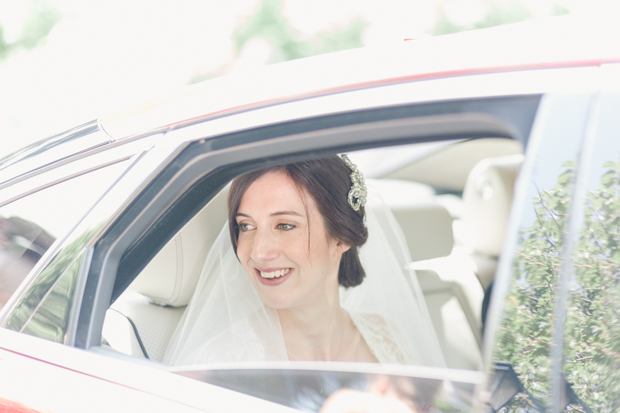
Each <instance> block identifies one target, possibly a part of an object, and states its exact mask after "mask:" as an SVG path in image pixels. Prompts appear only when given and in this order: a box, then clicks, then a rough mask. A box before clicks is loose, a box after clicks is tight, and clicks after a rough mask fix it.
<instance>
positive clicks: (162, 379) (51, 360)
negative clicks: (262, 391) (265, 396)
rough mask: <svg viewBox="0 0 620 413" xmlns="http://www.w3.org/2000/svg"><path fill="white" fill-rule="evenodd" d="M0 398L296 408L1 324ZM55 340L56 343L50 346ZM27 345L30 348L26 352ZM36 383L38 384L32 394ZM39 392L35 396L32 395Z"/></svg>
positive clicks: (68, 405)
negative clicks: (10, 328) (2, 327)
mask: <svg viewBox="0 0 620 413" xmlns="http://www.w3.org/2000/svg"><path fill="white" fill-rule="evenodd" d="M0 337H1V341H2V343H3V344H2V347H3V349H0V366H1V371H2V374H0V381H2V386H0V398H2V397H4V398H6V399H9V400H15V401H18V402H21V403H22V404H24V405H26V406H28V407H30V408H35V409H38V410H42V411H58V412H73V411H76V412H77V411H84V409H85V408H88V411H92V412H109V411H161V412H170V411H175V412H176V411H179V412H185V411H187V412H193V411H209V412H228V411H231V410H232V411H248V410H251V411H259V412H260V411H263V412H282V413H285V412H292V411H296V410H292V409H289V408H286V407H284V406H280V405H277V404H274V403H270V402H267V401H264V400H261V399H257V398H254V397H251V396H246V395H243V394H240V393H237V392H232V391H231V390H226V389H223V388H221V387H217V386H213V385H210V384H206V383H200V382H197V381H195V380H191V379H188V378H185V377H183V376H180V375H176V374H170V373H169V372H167V371H166V370H164V369H161V368H157V366H155V365H154V364H153V363H145V364H144V365H140V364H137V365H134V364H133V363H132V364H131V367H132V368H131V369H128V368H127V362H126V361H125V360H123V359H122V358H121V359H116V358H115V357H117V356H116V355H114V354H112V355H110V354H108V355H105V352H103V355H101V354H94V353H93V352H87V351H81V350H76V349H73V348H70V347H67V346H63V345H60V344H57V345H54V344H52V343H49V342H42V341H40V340H38V339H36V338H34V337H30V336H28V335H24V334H19V333H15V332H11V331H9V330H5V329H2V330H0ZM50 344H52V345H51V346H50ZM23 349H28V352H27V354H24V352H23V351H22V350H23ZM32 389H38V391H37V394H33V391H32ZM33 396H34V397H33Z"/></svg>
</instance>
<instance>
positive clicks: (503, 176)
mask: <svg viewBox="0 0 620 413" xmlns="http://www.w3.org/2000/svg"><path fill="white" fill-rule="evenodd" d="M523 159H524V156H523V155H509V156H500V157H496V158H487V159H484V160H483V161H481V162H479V163H478V164H477V165H476V166H475V167H474V169H472V171H471V173H470V174H469V176H468V178H467V183H466V184H465V190H464V191H463V203H464V205H463V215H462V222H463V228H464V230H465V236H464V240H465V242H466V243H467V246H468V247H470V248H471V250H472V251H473V254H472V258H473V259H474V261H475V262H476V266H477V267H478V269H477V271H476V273H477V275H478V277H479V279H480V282H481V284H482V285H483V286H484V287H486V286H487V285H488V284H489V283H490V282H491V280H492V279H493V277H494V276H495V270H496V268H497V259H498V257H499V255H500V254H501V252H502V247H503V244H504V237H505V235H506V226H507V225H508V217H509V216H510V207H511V205H512V198H513V192H514V184H515V180H516V177H517V174H518V172H519V168H520V166H521V164H522V163H523Z"/></svg>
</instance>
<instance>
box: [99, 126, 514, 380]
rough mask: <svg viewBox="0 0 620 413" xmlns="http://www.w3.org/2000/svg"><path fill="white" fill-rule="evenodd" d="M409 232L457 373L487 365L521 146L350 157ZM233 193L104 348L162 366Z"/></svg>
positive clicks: (135, 295) (128, 301) (170, 250)
mask: <svg viewBox="0 0 620 413" xmlns="http://www.w3.org/2000/svg"><path fill="white" fill-rule="evenodd" d="M349 156H350V158H351V160H352V161H353V162H354V163H356V164H357V165H358V167H359V169H360V170H361V171H362V172H363V173H364V175H365V177H366V183H367V185H368V186H369V187H374V188H375V189H376V190H377V191H378V192H379V193H380V194H381V196H382V198H383V200H384V201H385V202H386V204H387V205H388V206H389V207H390V209H391V210H392V212H393V213H394V216H395V217H396V219H397V221H398V223H399V224H400V226H401V228H402V230H403V233H404V235H405V238H406V241H407V243H408V247H409V250H410V254H411V258H412V263H411V266H412V268H413V269H414V270H415V273H416V275H417V277H418V280H419V283H420V286H421V288H422V290H423V293H424V298H425V300H426V305H427V307H428V310H429V313H430V315H431V319H432V321H433V324H434V327H435V330H436V333H437V336H438V338H439V340H440V343H441V346H442V350H443V353H444V356H445V358H446V363H447V366H448V367H452V368H457V369H468V370H479V369H481V367H482V355H481V345H482V326H483V320H482V319H481V313H482V307H483V301H484V298H485V291H486V290H487V289H488V288H489V285H490V284H491V282H492V280H493V277H494V276H495V271H496V267H497V260H498V257H499V255H500V253H501V251H502V245H503V240H504V235H505V231H506V224H507V220H508V217H509V214H510V207H511V202H512V196H513V188H514V183H515V179H516V177H517V174H518V171H519V168H520V166H521V163H522V162H523V147H522V145H521V143H519V142H517V141H515V140H511V139H506V138H482V139H467V140H452V141H442V142H431V143H427V144H424V143H422V144H420V143H417V144H408V145H399V146H390V147H384V148H375V149H366V150H361V151H355V152H350V153H349ZM227 191H228V186H226V187H225V188H224V189H223V190H222V191H220V193H219V194H218V195H217V196H216V197H214V198H213V199H212V200H211V201H210V202H209V203H208V204H207V205H206V206H205V207H204V208H203V209H202V210H201V211H200V212H199V213H198V214H196V215H195V216H194V217H193V218H192V219H191V220H190V221H189V222H188V223H187V224H186V225H185V226H184V227H183V228H182V229H181V230H180V231H179V232H178V233H176V235H175V236H174V237H173V238H172V239H170V240H169V242H168V243H167V244H166V245H165V246H164V248H162V249H161V250H160V251H159V253H158V254H157V255H156V256H155V258H154V259H152V260H151V261H150V263H149V264H148V265H147V266H146V267H145V268H144V269H143V270H142V271H141V273H140V274H139V275H138V277H137V278H136V279H135V280H134V281H133V282H132V284H131V285H130V286H129V288H127V289H126V290H125V291H124V292H123V294H122V295H121V296H120V297H119V298H118V299H117V300H116V301H115V302H114V303H113V305H112V306H111V307H110V308H109V309H108V311H107V313H106V317H105V322H104V326H103V332H102V337H103V339H102V345H103V346H105V347H109V348H111V349H113V350H115V351H117V352H120V353H123V354H127V355H130V356H134V357H137V358H149V359H151V360H154V361H162V359H163V357H164V354H165V352H166V347H167V345H168V342H169V340H170V338H171V337H172V335H173V332H174V330H175V328H176V326H177V324H178V323H179V320H180V319H181V317H182V315H183V312H184V309H185V307H186V305H187V304H188V302H189V301H190V299H191V297H192V294H193V292H194V289H195V287H196V284H197V281H198V278H199V276H200V274H201V271H202V265H203V263H204V261H205V258H206V256H207V254H208V252H209V248H210V247H211V245H212V243H213V242H214V240H215V238H216V237H217V235H218V234H219V232H220V230H221V229H222V227H223V225H224V224H225V222H226V219H227V212H226V196H227Z"/></svg>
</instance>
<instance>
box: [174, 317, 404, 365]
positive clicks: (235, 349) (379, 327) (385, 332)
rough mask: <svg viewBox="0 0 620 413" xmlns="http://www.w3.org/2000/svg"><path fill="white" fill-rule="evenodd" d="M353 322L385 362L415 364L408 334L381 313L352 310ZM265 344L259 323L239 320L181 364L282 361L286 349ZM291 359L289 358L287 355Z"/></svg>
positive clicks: (371, 347) (372, 349) (380, 361)
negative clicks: (405, 334) (256, 325)
mask: <svg viewBox="0 0 620 413" xmlns="http://www.w3.org/2000/svg"><path fill="white" fill-rule="evenodd" d="M349 316H350V317H351V321H353V324H354V325H355V327H356V328H357V329H358V331H359V332H360V334H361V335H362V337H363V339H364V341H365V342H366V344H367V345H368V347H369V348H370V351H371V352H372V353H373V354H374V356H375V357H376V358H377V360H378V361H379V363H382V364H388V363H389V364H414V363H415V362H416V360H415V357H414V356H413V354H412V352H411V346H410V345H408V342H407V339H406V337H405V336H404V335H403V334H402V331H401V329H400V328H399V327H398V326H396V325H395V324H394V323H392V322H387V321H386V320H385V319H384V318H383V317H382V316H380V315H377V314H369V313H361V312H354V311H351V312H349ZM274 350H276V349H273V348H271V347H270V346H265V345H264V343H263V342H262V341H261V338H260V336H259V334H258V332H257V331H256V329H255V326H253V325H252V323H251V322H250V321H249V320H248V319H243V320H240V321H238V322H237V323H235V325H234V326H232V327H231V328H229V329H227V330H226V331H224V332H223V333H222V334H220V335H219V336H218V337H216V338H215V339H214V340H211V341H210V342H209V343H206V344H205V345H203V346H201V347H200V348H198V349H197V350H196V351H194V352H192V353H191V354H189V355H188V356H187V357H185V358H184V359H183V360H181V361H180V362H179V363H178V364H184V365H190V364H220V363H226V364H228V363H235V362H247V361H278V360H280V361H282V357H283V356H284V355H286V350H285V349H284V352H283V351H282V349H280V350H279V351H274ZM286 360H288V358H286Z"/></svg>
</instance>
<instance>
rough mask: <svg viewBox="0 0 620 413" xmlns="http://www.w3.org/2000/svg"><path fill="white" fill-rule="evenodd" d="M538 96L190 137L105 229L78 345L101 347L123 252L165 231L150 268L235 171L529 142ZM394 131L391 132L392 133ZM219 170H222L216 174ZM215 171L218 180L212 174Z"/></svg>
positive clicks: (436, 105)
mask: <svg viewBox="0 0 620 413" xmlns="http://www.w3.org/2000/svg"><path fill="white" fill-rule="evenodd" d="M498 99H500V100H504V102H505V101H510V100H516V101H521V102H524V101H525V102H526V103H525V104H523V105H522V109H523V110H522V111H519V110H512V111H504V112H503V113H500V116H498V115H497V114H489V113H484V110H483V109H484V107H485V106H484V105H481V102H486V104H487V106H486V107H487V108H488V109H487V112H490V111H491V110H490V109H491V107H493V111H495V108H497V104H498ZM539 100H540V95H526V96H523V95H521V96H508V97H502V98H497V97H493V98H478V99H463V100H460V101H455V100H451V101H446V102H444V104H445V106H443V109H444V110H443V113H442V112H441V111H439V112H440V114H432V115H431V113H433V112H430V111H429V108H430V107H434V108H435V113H436V112H437V111H438V110H437V108H440V109H441V108H442V106H441V102H431V103H423V104H419V103H418V104H413V105H399V106H398V107H397V108H398V109H403V107H406V108H405V109H410V110H411V109H413V110H414V112H416V111H417V113H414V116H412V114H411V112H409V113H407V112H406V111H405V113H406V116H403V117H401V118H396V119H392V120H376V121H375V122H372V121H369V120H368V119H369V115H371V114H375V115H376V114H377V113H380V114H381V113H383V114H385V113H389V111H390V110H394V109H395V108H379V109H371V110H364V111H357V112H354V113H346V114H338V115H330V116H329V117H321V118H319V119H304V120H303V121H297V122H302V125H303V126H304V127H308V125H314V126H313V127H311V128H310V129H311V130H310V131H308V130H305V131H304V130H303V128H301V130H302V131H301V132H299V133H293V132H294V131H299V130H300V128H299V125H300V123H297V122H287V123H285V124H278V125H270V126H266V127H262V128H257V129H256V130H252V131H243V132H239V133H232V134H224V135H221V136H218V137H213V138H211V137H210V138H204V137H201V136H196V137H194V138H193V139H192V140H189V141H186V143H185V145H183V146H182V147H181V148H179V150H178V151H177V153H178V155H177V156H175V157H174V159H171V160H170V162H169V163H167V165H166V166H165V167H163V168H161V170H160V171H159V173H158V174H157V175H156V176H154V177H153V178H152V179H151V180H150V181H149V183H148V185H146V186H145V189H144V190H143V191H142V192H141V193H140V194H139V195H137V196H136V197H135V198H134V199H133V201H132V205H131V206H129V207H128V208H127V209H126V210H125V211H124V212H123V214H121V216H120V217H119V218H118V220H117V221H116V222H115V223H114V224H112V225H110V227H109V228H108V230H107V231H106V233H105V234H104V235H103V236H102V237H101V238H100V239H99V240H98V241H97V243H96V245H95V251H94V254H93V261H92V265H91V268H90V271H89V275H88V280H87V283H86V287H85V294H87V295H89V296H91V297H92V296H95V299H94V300H89V301H88V302H86V303H85V305H83V307H82V310H81V312H80V317H79V322H78V323H79V324H78V326H77V329H76V331H77V334H76V339H75V345H76V346H77V347H80V348H90V347H93V346H98V345H99V344H100V340H101V329H102V326H103V320H104V317H105V311H106V310H107V309H108V307H109V305H110V304H111V302H112V301H113V300H114V298H115V297H116V296H118V295H119V291H122V290H124V288H125V287H126V286H127V285H128V284H129V282H130V281H131V280H132V279H133V278H132V277H128V278H127V279H126V280H125V281H119V282H122V284H117V287H116V289H115V288H114V286H113V285H110V282H112V281H110V280H113V282H116V279H117V275H118V274H117V270H118V269H119V264H120V263H121V260H122V259H123V256H124V254H125V252H126V251H128V250H132V249H133V250H136V248H137V247H136V246H138V245H140V242H143V243H144V242H145V241H144V240H145V239H147V238H145V236H144V235H145V233H146V230H147V229H148V228H149V227H152V228H159V229H160V230H163V231H165V233H166V235H165V236H160V237H155V238H154V239H156V240H157V242H156V243H155V245H153V243H150V244H148V248H143V249H148V251H149V254H150V256H149V257H148V259H141V260H140V262H141V264H140V265H142V266H144V265H146V263H147V262H148V261H149V260H150V259H151V258H152V257H153V256H154V255H155V254H156V253H157V252H158V251H159V250H160V249H161V248H162V247H163V245H164V244H165V242H167V241H168V240H169V239H170V238H171V237H172V236H173V234H174V233H176V232H177V231H178V230H179V229H180V228H181V227H182V225H184V224H185V223H186V222H187V220H189V217H190V216H193V214H194V213H195V212H197V211H198V210H199V209H200V208H201V207H202V206H204V205H205V204H206V203H207V202H208V200H209V199H211V197H212V196H214V195H215V193H217V191H219V190H220V189H221V187H223V186H224V185H225V184H226V183H228V182H229V181H230V179H232V178H233V177H234V176H236V175H238V174H240V173H243V172H245V171H248V170H250V169H252V168H258V167H261V166H267V165H269V164H277V163H286V162H291V161H294V160H299V159H306V158H310V157H316V156H320V155H327V154H329V153H336V152H339V151H344V150H346V151H349V150H355V149H363V148H370V147H373V146H385V145H396V144H401V143H402V144H404V143H413V142H423V141H429V140H444V139H445V140H447V139H455V138H459V139H463V138H477V137H505V138H515V135H517V136H516V137H517V138H519V139H522V140H523V143H524V144H527V136H529V127H531V123H530V125H527V124H526V126H527V127H526V128H525V129H526V130H525V132H527V133H519V132H516V130H518V128H515V127H514V125H513V124H511V121H512V120H514V119H518V120H519V121H521V122H522V119H523V117H522V116H523V111H526V112H528V113H529V114H530V115H531V116H530V119H531V122H533V119H534V115H535V113H536V108H537V107H538V103H539ZM468 107H471V108H474V109H475V110H474V111H471V112H470V111H468V110H467V108H468ZM446 108H448V109H446ZM454 108H457V110H454ZM455 112H456V113H455ZM415 115H417V116H415ZM511 115H512V116H511ZM338 116H340V117H341V119H344V120H345V122H343V123H345V125H344V126H342V125H341V126H334V123H331V124H329V125H328V126H332V127H331V128H329V127H327V128H326V127H325V126H326V125H325V122H323V123H322V122H321V120H323V121H325V120H327V121H328V122H327V123H329V122H330V121H331V122H333V121H334V120H335V119H336V120H337V119H338ZM326 118H327V119H326ZM379 119H380V117H379ZM336 124H337V123H336ZM195 126H199V125H195ZM295 127H297V129H295ZM416 128H417V129H416ZM390 129H391V131H392V132H391V133H392V135H390V133H388V130H390ZM521 129H523V128H521ZM175 133H182V134H183V136H185V137H187V135H188V131H187V130H184V129H179V130H177V131H173V132H170V133H168V134H167V135H166V139H169V140H170V141H173V140H174V136H175ZM240 134H244V135H246V137H247V136H248V134H249V136H250V138H253V139H247V140H246V143H243V144H240V142H239V136H240ZM215 172H217V175H214V174H213V173H215ZM209 174H211V175H209ZM175 176H176V177H175ZM215 176H217V178H214V177H215ZM172 177H175V178H174V181H172V180H171V178H172ZM181 177H182V179H181ZM201 177H202V178H208V179H213V180H214V183H213V184H212V185H210V186H209V188H208V190H206V192H208V195H206V196H205V195H204V193H205V191H204V190H203V195H202V196H203V199H202V201H201V202H200V203H194V204H193V205H194V206H193V210H191V211H189V210H188V211H184V213H178V212H177V213H176V214H175V215H176V216H181V217H183V218H181V219H180V220H178V221H177V222H176V223H171V222H170V221H169V222H168V223H167V224H165V225H162V222H164V221H162V220H159V218H161V217H165V216H166V214H169V211H171V209H170V206H172V205H177V206H178V205H180V203H182V202H184V201H183V199H182V197H180V194H182V193H185V192H184V191H185V190H186V189H187V188H188V187H190V186H191V185H193V184H195V183H196V181H198V180H199V179H202V178H201ZM187 193H189V192H187ZM169 215H170V214H169ZM149 239H153V237H151V238H149ZM141 240H142V241H141ZM136 241H138V242H137V243H136ZM157 244H159V245H157ZM144 245H146V244H144ZM139 269H140V268H136V270H134V271H133V277H135V276H137V274H138V273H139ZM119 280H121V278H119ZM100 283H104V284H106V287H105V288H99V286H100ZM119 285H120V287H118V286H119Z"/></svg>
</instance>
